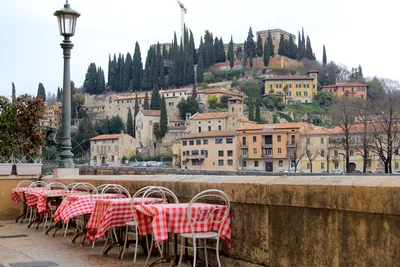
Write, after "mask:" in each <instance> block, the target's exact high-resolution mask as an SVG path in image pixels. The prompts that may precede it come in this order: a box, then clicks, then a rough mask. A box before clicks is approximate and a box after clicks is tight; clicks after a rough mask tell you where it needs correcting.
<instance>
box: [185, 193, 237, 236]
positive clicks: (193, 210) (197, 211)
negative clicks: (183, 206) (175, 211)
mask: <svg viewBox="0 0 400 267" xmlns="http://www.w3.org/2000/svg"><path fill="white" fill-rule="evenodd" d="M199 202H201V203H203V204H204V203H207V204H211V203H213V204H215V206H213V205H211V206H210V205H204V206H202V205H199V206H196V204H198V203H199ZM216 202H217V203H216ZM218 202H219V203H218ZM194 206H196V207H194ZM221 206H225V208H223V207H221ZM230 207H231V204H230V201H229V197H228V196H227V195H226V194H225V193H224V192H223V191H221V190H218V189H208V190H205V191H202V192H200V193H198V194H197V195H195V196H194V197H193V198H192V200H191V201H190V202H189V204H188V211H187V216H188V220H189V224H190V228H191V230H192V233H194V232H195V225H196V224H202V223H207V222H208V221H211V222H212V223H214V224H219V229H218V233H219V234H220V233H221V230H222V227H223V224H224V222H225V220H226V219H227V217H228V215H229V212H230Z"/></svg>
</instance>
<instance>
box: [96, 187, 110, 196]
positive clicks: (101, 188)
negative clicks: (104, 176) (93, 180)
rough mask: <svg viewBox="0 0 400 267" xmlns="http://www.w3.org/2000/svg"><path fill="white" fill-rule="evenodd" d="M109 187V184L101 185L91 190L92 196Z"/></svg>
mask: <svg viewBox="0 0 400 267" xmlns="http://www.w3.org/2000/svg"><path fill="white" fill-rule="evenodd" d="M109 185H111V184H101V185H99V186H97V187H96V188H95V189H94V190H93V192H92V194H93V195H97V194H101V191H103V189H104V188H105V187H107V186H109Z"/></svg>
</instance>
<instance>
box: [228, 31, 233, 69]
mask: <svg viewBox="0 0 400 267" xmlns="http://www.w3.org/2000/svg"><path fill="white" fill-rule="evenodd" d="M228 59H229V66H230V67H231V69H232V68H233V66H234V64H235V57H234V54H233V38H232V35H231V41H230V42H229V48H228Z"/></svg>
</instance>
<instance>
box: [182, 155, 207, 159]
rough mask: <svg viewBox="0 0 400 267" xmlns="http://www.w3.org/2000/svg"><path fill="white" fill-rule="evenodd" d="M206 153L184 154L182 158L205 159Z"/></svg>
mask: <svg viewBox="0 0 400 267" xmlns="http://www.w3.org/2000/svg"><path fill="white" fill-rule="evenodd" d="M205 158H206V155H184V156H182V159H205Z"/></svg>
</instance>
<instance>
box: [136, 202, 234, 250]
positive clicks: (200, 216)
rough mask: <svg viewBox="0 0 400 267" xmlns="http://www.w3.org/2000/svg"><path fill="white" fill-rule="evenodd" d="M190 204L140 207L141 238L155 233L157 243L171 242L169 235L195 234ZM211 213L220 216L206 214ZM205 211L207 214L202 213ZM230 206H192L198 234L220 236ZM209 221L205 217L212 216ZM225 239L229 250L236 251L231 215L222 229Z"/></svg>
mask: <svg viewBox="0 0 400 267" xmlns="http://www.w3.org/2000/svg"><path fill="white" fill-rule="evenodd" d="M188 205H189V204H188V203H180V204H150V205H136V206H135V209H136V211H137V217H138V228H139V232H140V234H141V235H147V234H150V233H153V235H154V238H155V240H157V241H162V240H167V239H168V233H175V234H183V233H191V228H190V223H189V220H188V215H187V211H188ZM205 209H207V210H209V211H212V210H214V209H217V210H218V212H204V210H205ZM202 211H203V212H202ZM225 211H226V206H223V205H214V204H203V203H196V204H193V206H192V214H195V215H196V221H197V222H198V223H195V224H194V227H195V229H194V230H195V232H209V231H213V232H218V231H219V227H220V226H221V223H216V222H220V221H221V220H222V216H223V215H224V214H225ZM210 214H211V217H210V219H208V220H206V219H204V218H206V217H204V216H210ZM221 239H222V240H223V241H224V242H225V244H226V246H227V247H228V248H231V247H232V233H231V218H230V215H229V214H228V217H227V218H226V220H225V222H224V224H223V225H222V229H221Z"/></svg>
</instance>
